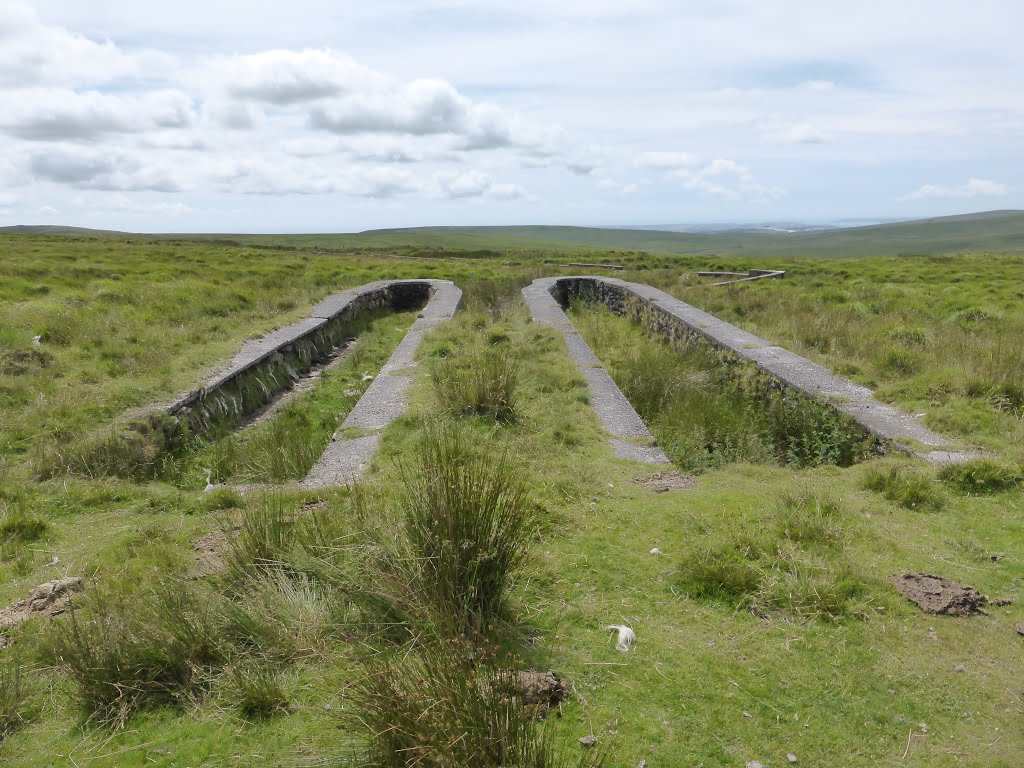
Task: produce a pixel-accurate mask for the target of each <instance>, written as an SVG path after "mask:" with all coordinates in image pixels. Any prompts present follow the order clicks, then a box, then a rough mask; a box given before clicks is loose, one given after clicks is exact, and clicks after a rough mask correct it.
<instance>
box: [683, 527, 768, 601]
mask: <svg viewBox="0 0 1024 768" xmlns="http://www.w3.org/2000/svg"><path fill="white" fill-rule="evenodd" d="M759 549H760V548H759V547H757V548H755V547H754V546H752V543H751V542H743V541H725V542H716V543H714V544H713V545H711V546H710V547H706V548H700V549H696V548H695V549H694V550H692V551H691V552H690V553H688V555H686V556H685V557H684V558H683V560H682V562H681V563H680V566H679V569H678V571H677V572H676V586H677V587H678V588H679V590H680V591H682V592H684V593H686V594H687V595H689V596H690V597H692V598H694V599H696V600H713V601H718V602H727V603H732V604H736V603H738V602H742V601H743V600H744V599H745V598H748V597H750V596H751V595H754V594H755V593H756V592H757V590H758V588H759V587H760V585H761V569H760V568H759V567H758V563H757V552H758V551H759Z"/></svg>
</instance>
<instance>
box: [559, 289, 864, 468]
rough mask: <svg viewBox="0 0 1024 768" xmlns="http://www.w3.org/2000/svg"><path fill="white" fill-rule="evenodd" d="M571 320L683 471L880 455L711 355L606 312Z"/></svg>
mask: <svg viewBox="0 0 1024 768" xmlns="http://www.w3.org/2000/svg"><path fill="white" fill-rule="evenodd" d="M572 318H573V322H574V323H575V324H576V327H577V329H578V330H579V331H580V333H581V334H582V335H583V337H584V338H585V339H586V340H587V341H588V342H589V343H590V345H591V347H592V348H593V349H594V351H595V353H596V354H597V355H598V356H599V357H600V358H601V359H602V360H604V361H605V363H606V364H607V366H608V369H609V372H610V373H611V375H612V378H614V379H615V382H616V383H617V384H618V385H619V388H620V389H621V390H622V391H623V393H624V394H625V395H626V397H628V398H629V400H630V402H631V403H632V404H633V407H634V408H636V410H637V412H638V413H639V414H640V416H641V417H642V418H643V419H644V420H645V421H646V422H647V424H648V425H649V426H650V428H651V430H652V432H653V433H654V435H655V437H656V438H657V439H658V443H659V445H661V447H662V448H663V450H664V451H665V452H666V454H667V455H668V456H669V458H670V459H671V460H672V462H673V463H674V464H675V465H676V466H678V467H680V468H682V469H686V470H690V471H700V470H703V469H706V468H709V467H717V466H723V465H725V464H729V463H731V462H736V461H746V462H754V463H766V462H767V463H785V464H789V465H791V466H795V467H805V466H820V465H826V464H835V465H838V466H849V465H850V464H853V463H854V462H857V461H860V460H862V459H864V458H866V457H867V456H869V455H870V454H871V447H872V441H871V440H870V439H869V438H867V437H866V436H865V435H864V434H863V432H862V431H861V430H860V429H859V428H858V427H857V426H856V424H854V423H852V422H851V420H849V419H848V418H846V417H844V416H842V415H840V414H838V413H837V412H836V411H834V410H833V409H831V408H829V407H827V406H825V405H823V404H821V403H819V402H816V401H813V400H811V399H810V398H806V397H803V396H801V395H800V394H799V393H796V392H789V391H785V392H783V391H779V390H776V389H770V388H768V387H767V386H765V385H764V383H763V382H760V381H758V380H756V379H753V378H751V371H750V370H747V369H744V368H742V367H740V366H738V365H728V364H726V363H724V362H723V360H722V358H720V357H719V356H718V355H717V354H716V353H715V352H714V351H713V350H712V349H711V348H710V347H703V346H700V345H692V346H687V347H674V346H672V345H670V344H668V343H667V342H664V341H662V340H659V339H657V338H655V337H652V336H651V335H650V334H649V333H648V332H647V331H645V330H644V329H642V328H639V327H637V326H634V325H633V324H632V323H630V321H628V320H626V319H624V318H621V317H618V316H616V315H614V314H613V313H612V312H610V311H609V310H608V309H607V308H605V307H603V306H594V307H586V306H584V305H577V306H576V308H575V309H574V310H573V311H572Z"/></svg>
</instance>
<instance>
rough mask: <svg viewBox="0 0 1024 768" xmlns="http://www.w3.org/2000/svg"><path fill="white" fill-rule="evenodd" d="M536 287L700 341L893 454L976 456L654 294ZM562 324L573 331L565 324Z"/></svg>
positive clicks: (855, 388)
mask: <svg viewBox="0 0 1024 768" xmlns="http://www.w3.org/2000/svg"><path fill="white" fill-rule="evenodd" d="M538 284H540V286H542V287H543V290H545V291H546V292H548V293H549V294H550V295H551V297H552V301H553V302H554V303H555V304H556V305H557V304H558V302H559V300H560V299H561V300H563V301H564V300H565V299H566V298H567V297H568V295H569V294H570V293H573V292H576V293H578V292H580V290H581V289H583V288H587V289H589V291H588V293H589V294H590V295H593V296H594V297H595V298H597V299H598V300H600V301H602V302H603V303H605V304H608V305H609V306H610V307H611V308H612V310H613V311H616V312H618V313H620V314H627V315H632V316H633V319H636V320H639V321H640V322H641V324H642V325H644V326H645V327H647V328H648V330H651V331H653V332H657V333H660V334H661V335H663V336H666V337H668V338H670V339H672V340H673V341H676V340H682V339H681V338H680V337H681V336H688V337H696V338H698V339H700V340H701V341H703V342H706V343H708V344H710V345H712V346H713V347H715V348H718V349H720V350H724V351H726V352H728V353H729V354H731V355H733V356H735V357H736V358H737V359H739V360H740V361H743V362H747V363H751V364H753V365H755V366H757V368H759V369H760V370H762V371H764V372H765V373H766V374H768V375H769V376H770V377H771V378H772V379H773V380H775V381H777V382H778V383H779V384H781V385H782V386H783V387H787V388H791V389H794V390H796V391H798V392H800V393H802V394H804V395H806V396H808V397H812V398H816V399H819V400H821V401H823V402H824V403H826V404H828V405H829V406H831V407H832V408H834V409H835V410H836V411H838V412H840V413H842V414H845V415H846V416H848V417H850V418H851V419H853V421H855V422H856V423H857V424H859V425H860V427H861V428H863V429H864V430H865V432H866V433H868V434H870V435H872V436H874V437H875V438H877V439H878V440H879V441H880V442H881V444H882V445H883V446H884V447H893V448H895V449H897V450H900V451H902V452H904V453H909V454H912V455H914V456H917V457H919V458H923V459H925V460H927V461H929V462H931V463H933V464H948V463H958V462H963V461H967V460H970V459H972V458H976V457H977V456H978V455H979V454H977V453H973V452H970V451H965V450H958V449H957V448H956V447H955V446H954V444H953V443H952V441H950V440H949V439H947V438H945V437H943V436H942V435H939V434H937V433H935V432H932V431H931V430H929V429H928V428H926V427H924V426H923V425H921V424H919V423H918V422H917V421H916V420H915V419H914V418H913V417H912V416H911V415H909V414H907V413H905V412H904V411H901V410H899V409H898V408H895V407H893V406H891V405H886V404H885V403H881V402H879V401H878V400H876V399H875V398H874V393H873V392H872V391H871V390H870V389H868V388H867V387H862V386H860V385H858V384H854V383H853V382H851V381H849V380H847V379H844V378H842V377H839V376H836V375H835V374H833V373H832V372H831V371H829V370H828V369H826V368H824V367H823V366H821V365H818V364H817V363H814V362H812V361H810V360H808V359H806V358H804V357H801V356H799V355H797V354H795V353H793V352H790V351H789V350H787V349H785V348H784V347H780V346H777V345H774V344H772V343H771V342H769V341H767V340H765V339H762V338H760V337H758V336H755V335H754V334H752V333H748V332H747V331H744V330H742V329H740V328H737V327H736V326H734V325H731V324H730V323H727V322H725V321H724V320H720V319H719V318H717V317H715V316H714V315H711V314H709V313H707V312H704V311H703V310H700V309H697V308H696V307H693V306H691V305H689V304H687V303H685V302H683V301H680V300H679V299H676V298H674V297H673V296H670V295H669V294H667V293H665V292H664V291H661V290H658V289H657V288H653V287H651V286H649V285H643V284H640V283H630V282H626V281H624V280H620V279H618V278H611V277H601V276H576V277H559V278H544V279H542V280H538V281H535V283H534V285H538ZM559 308H560V307H559ZM563 318H564V314H563ZM563 322H564V323H566V324H567V325H568V326H569V327H571V323H570V322H569V320H568V318H564V321H563ZM652 326H653V327H652Z"/></svg>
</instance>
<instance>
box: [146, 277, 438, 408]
mask: <svg viewBox="0 0 1024 768" xmlns="http://www.w3.org/2000/svg"><path fill="white" fill-rule="evenodd" d="M447 282H448V281H443V280H434V279H407V280H379V281H376V282H372V283H367V284H365V285H361V286H358V287H355V288H350V289H348V290H346V291H342V292H341V293H336V294H333V295H331V296H328V297H326V298H325V299H323V300H322V301H320V302H318V303H317V304H316V305H314V306H313V308H312V310H311V312H310V315H309V317H306V318H303V319H302V320H299V321H297V322H294V323H291V324H290V325H286V326H283V327H280V328H277V329H274V330H273V331H271V332H269V333H267V334H265V335H264V336H261V337H260V338H257V339H250V340H248V341H246V342H244V344H243V345H242V348H241V349H240V350H239V352H238V353H237V354H236V355H235V357H234V359H233V360H232V362H231V364H230V365H229V366H228V367H227V368H226V369H221V370H218V371H217V372H216V373H215V374H213V375H212V376H211V377H210V378H209V379H208V380H207V381H206V382H205V383H204V384H203V385H202V386H200V387H198V388H197V389H194V390H191V391H189V392H187V393H185V394H183V395H181V396H180V397H178V398H177V399H175V400H174V401H173V402H172V403H170V404H169V405H167V406H164V407H163V408H162V409H161V410H163V411H164V412H165V413H167V414H168V415H170V416H173V417H178V418H179V419H187V418H188V417H189V416H191V415H192V413H193V412H198V413H200V414H202V419H201V420H205V419H207V418H209V417H210V416H217V415H220V414H223V415H225V416H228V417H230V418H242V417H244V416H246V415H248V412H249V411H251V410H253V409H252V408H251V407H249V406H248V404H246V403H243V402H242V401H243V398H240V397H236V396H234V395H232V394H229V393H230V391H231V390H233V389H236V390H237V389H239V388H241V389H252V390H253V391H255V385H254V384H253V382H249V381H247V380H248V379H252V380H253V381H255V382H256V383H258V384H259V385H260V387H261V389H262V393H257V398H256V399H257V400H258V401H259V402H258V403H257V405H259V404H262V402H263V401H265V400H266V399H268V398H270V397H272V396H273V395H275V394H276V393H277V392H280V391H282V390H284V389H287V388H288V387H289V386H290V385H291V383H292V381H291V380H292V379H294V378H296V377H297V375H299V374H302V373H304V372H305V371H306V370H308V369H309V368H310V367H311V365H312V363H313V362H314V361H315V359H316V358H317V357H318V356H320V355H322V354H324V353H325V352H327V351H329V350H330V349H333V348H334V346H336V343H337V341H338V339H336V338H334V334H333V333H332V332H331V331H334V330H336V327H337V326H338V325H339V324H340V323H341V321H342V319H343V318H344V319H345V320H346V321H347V320H352V319H354V318H355V317H357V316H358V315H359V314H360V313H361V312H362V311H372V310H374V309H379V308H382V307H386V306H394V305H395V304H396V301H397V300H398V299H408V296H407V295H405V294H406V293H407V292H409V291H417V292H418V291H422V292H423V294H424V299H423V302H424V303H426V301H427V297H429V296H430V295H432V294H433V293H434V292H435V291H436V290H437V286H438V285H440V284H443V283H447ZM416 303H419V302H416ZM275 367H279V368H283V369H284V375H283V376H277V375H275V374H274V368H275ZM264 369H265V370H264ZM261 372H262V373H263V374H268V375H262V376H261V375H260V373H261ZM268 380H269V384H268V383H267V381H268ZM250 384H252V386H249V385H250ZM221 394H223V395H224V396H223V397H219V395H221ZM192 421H196V419H192ZM193 427H195V424H193Z"/></svg>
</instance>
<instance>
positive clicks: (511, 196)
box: [435, 171, 529, 200]
mask: <svg viewBox="0 0 1024 768" xmlns="http://www.w3.org/2000/svg"><path fill="white" fill-rule="evenodd" d="M435 183H436V185H437V189H438V191H439V193H440V194H441V196H443V197H447V198H451V199H456V200H458V199H468V198H483V197H487V198H491V199H494V200H517V199H520V198H526V197H529V193H528V192H527V191H526V190H525V189H523V188H522V187H521V186H519V185H518V184H495V183H494V181H493V180H492V179H491V178H490V176H488V175H486V174H484V173H481V172H479V171H466V172H465V173H460V174H456V175H454V176H445V175H441V176H439V177H438V178H436V179H435Z"/></svg>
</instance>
